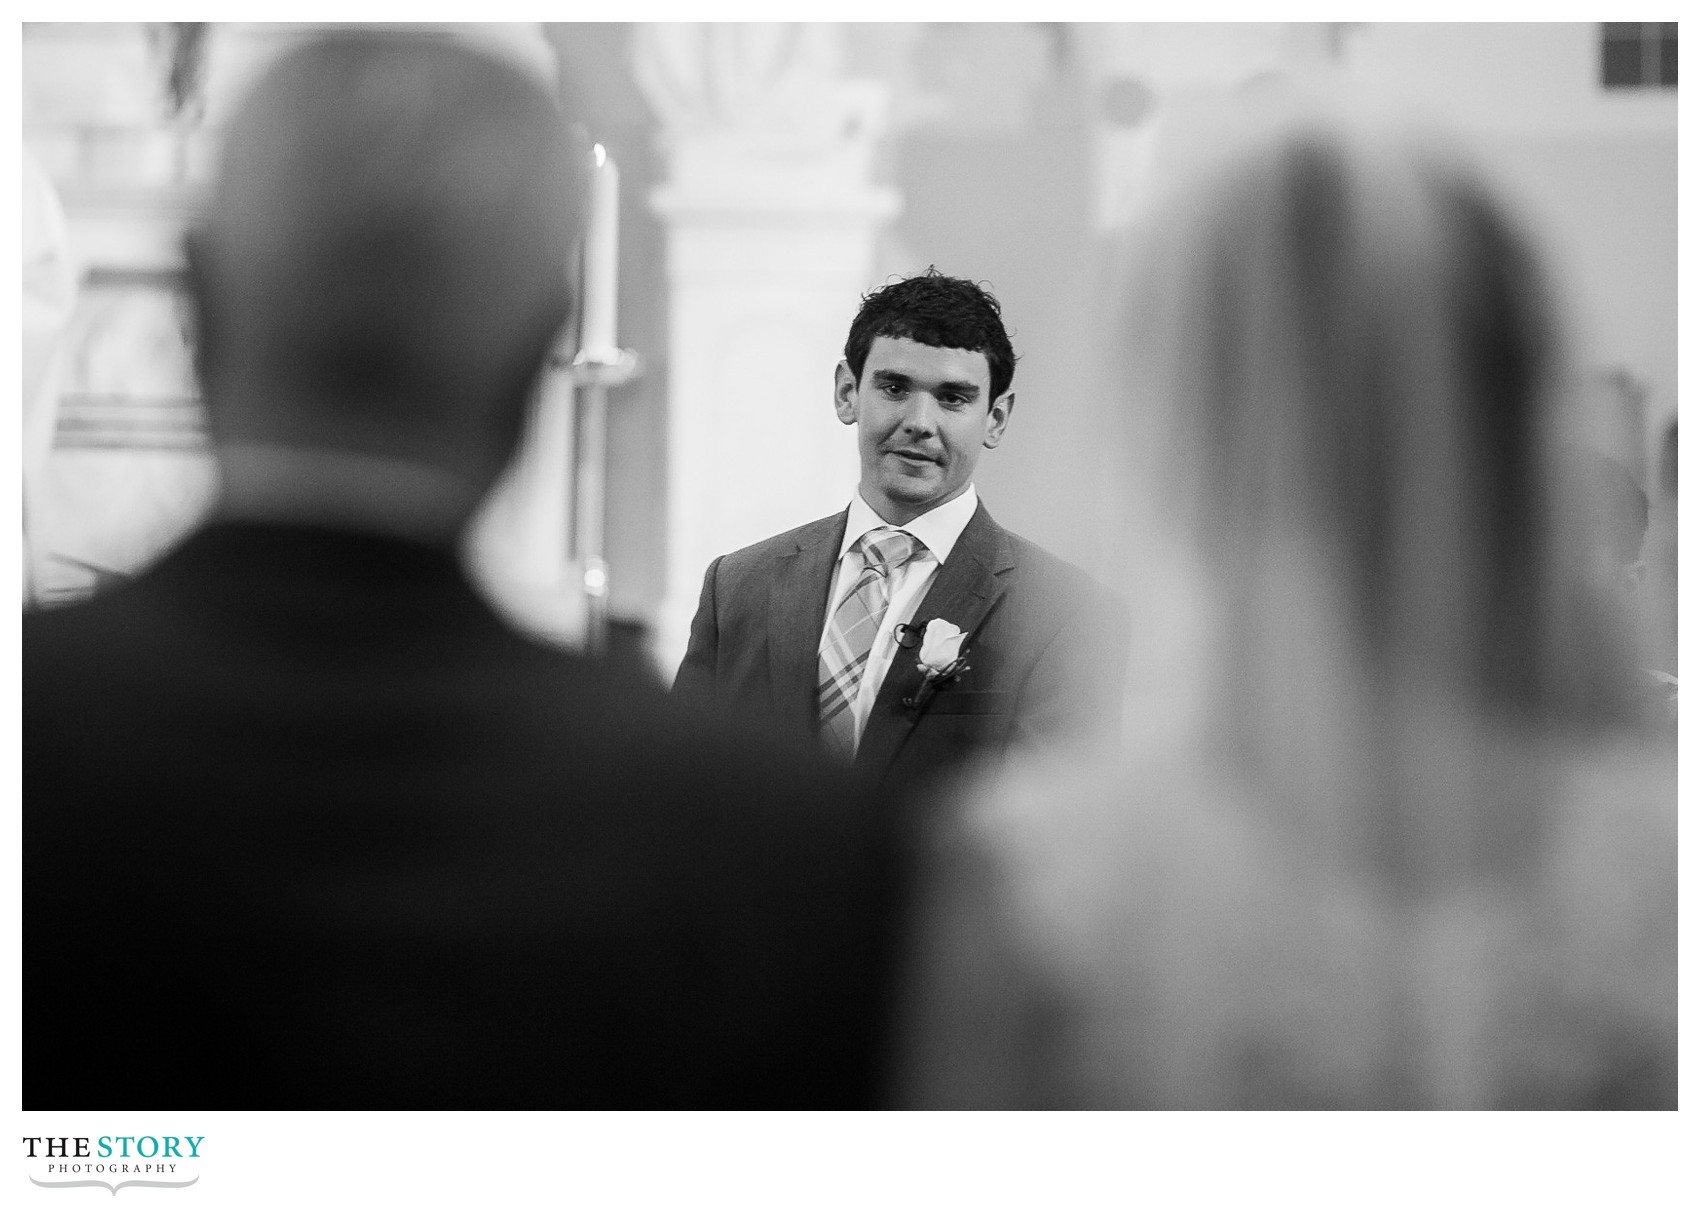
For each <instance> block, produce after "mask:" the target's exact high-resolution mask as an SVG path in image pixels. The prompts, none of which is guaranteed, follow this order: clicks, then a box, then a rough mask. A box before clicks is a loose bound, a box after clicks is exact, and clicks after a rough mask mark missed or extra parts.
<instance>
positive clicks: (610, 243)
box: [579, 143, 620, 361]
mask: <svg viewBox="0 0 1700 1212" xmlns="http://www.w3.org/2000/svg"><path fill="white" fill-rule="evenodd" d="M594 154H595V156H596V165H595V168H594V169H593V170H592V174H591V189H590V230H589V233H588V234H587V236H586V239H585V246H584V323H583V325H582V326H581V328H580V329H579V332H580V338H579V348H580V350H581V351H583V352H584V353H585V354H587V355H589V356H590V357H593V358H603V359H606V360H609V361H613V360H615V358H616V357H617V354H618V350H619V345H618V344H617V343H616V341H615V339H614V316H615V305H616V298H617V296H618V288H619V273H620V268H619V267H620V168H619V166H618V165H617V164H615V163H614V157H612V156H610V155H609V154H608V151H607V149H606V148H604V147H603V146H602V144H600V143H598V144H597V145H596V148H595V153H594Z"/></svg>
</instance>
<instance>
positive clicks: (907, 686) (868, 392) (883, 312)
mask: <svg viewBox="0 0 1700 1212" xmlns="http://www.w3.org/2000/svg"><path fill="white" fill-rule="evenodd" d="M1014 376H1015V351H1014V349H1013V348H1012V347H1011V345H1010V340H1009V334H1008V333H1007V332H1006V331H1005V329H1004V324H1003V318H1002V314H1001V308H1000V306H999V304H998V301H997V300H996V299H995V298H993V297H992V295H991V293H990V292H989V291H988V290H986V289H985V288H984V287H982V286H980V285H979V284H978V283H975V282H970V281H967V280H965V279H962V278H953V277H950V276H948V275H945V274H941V273H939V272H938V271H937V270H936V269H933V268H931V267H929V268H928V270H927V272H926V273H923V274H918V275H916V276H914V277H912V278H906V279H904V280H902V281H898V282H894V283H891V284H889V285H887V286H884V287H882V288H881V289H879V290H876V291H873V292H872V293H870V294H869V295H867V296H866V297H865V298H864V299H863V300H862V305H861V308H860V309H859V310H858V312H857V314H856V317H855V319H854V320H853V321H852V322H851V325H850V332H849V335H848V337H847V338H846V340H845V345H844V359H843V360H842V361H841V362H839V364H838V368H837V370H836V372H835V375H834V379H833V409H834V411H835V412H836V414H837V416H838V419H839V421H841V422H842V423H843V424H845V425H854V426H855V427H856V430H857V434H856V441H857V448H858V450H859V452H860V460H861V477H860V480H859V482H858V484H857V488H856V491H855V493H854V494H853V495H852V497H851V499H850V504H849V506H848V507H847V508H846V509H845V510H844V511H843V512H841V513H837V514H834V515H832V516H831V517H826V518H821V519H820V520H819V521H815V522H810V523H809V524H807V525H806V526H800V527H798V528H797V529H795V530H789V531H786V532H785V533H784V534H780V535H776V536H774V537H773V538H771V539H766V540H764V541H762V542H760V543H757V544H755V545H753V546H750V547H746V548H744V549H742V550H740V551H735V552H732V553H731V554H730V555H724V556H720V557H719V558H717V559H716V560H715V561H714V562H713V563H712V564H710V565H709V567H708V571H707V573H706V575H705V576H704V577H703V585H702V599H701V602H700V604H699V605H698V607H697V613H696V617H695V619H693V620H692V623H691V639H690V646H689V648H688V650H687V652H686V654H685V659H684V662H683V663H682V664H681V665H680V667H679V673H678V677H677V679H676V680H675V683H674V691H675V693H676V694H677V695H678V696H680V697H681V698H685V699H688V700H690V701H693V702H704V703H715V704H721V705H729V706H731V707H732V708H733V709H735V710H740V711H742V712H743V713H745V714H746V715H748V716H749V717H751V718H754V719H766V720H768V721H771V722H772V723H773V724H774V725H775V726H776V727H777V728H778V729H779V730H781V731H784V732H786V733H789V734H792V735H798V736H802V737H806V738H809V739H811V740H815V741H818V743H819V744H820V746H821V748H822V749H823V750H824V751H825V752H827V753H828V754H830V755H832V756H834V757H835V758H837V759H839V760H841V761H842V762H844V763H847V764H853V765H854V767H855V769H856V770H857V771H859V772H861V773H864V774H866V775H867V776H868V777H871V778H874V779H878V780H883V781H884V783H885V785H887V786H893V787H902V788H905V789H914V788H917V787H923V786H926V785H928V784H930V783H933V782H935V781H936V780H938V779H939V778H941V777H942V776H945V775H948V774H951V773H953V772H956V771H958V770H959V769H961V768H962V767H963V766H965V765H970V764H972V765H984V764H989V763H995V762H997V761H998V760H999V759H1001V757H1002V756H1003V754H1004V753H1005V752H1006V751H1008V750H1010V749H1015V750H1034V749H1039V750H1049V751H1053V752H1054V751H1058V750H1067V749H1079V748H1081V747H1091V746H1093V745H1095V744H1101V743H1102V742H1104V741H1106V740H1113V739H1114V738H1115V737H1116V736H1117V735H1118V733H1119V729H1120V723H1121V715H1120V709H1121V696H1120V687H1121V681H1122V672H1123V668H1124V667H1125V664H1126V659H1127V646H1128V634H1127V622H1126V619H1125V617H1123V616H1124V610H1123V608H1122V606H1121V604H1120V603H1118V602H1116V601H1115V600H1114V599H1113V597H1112V596H1111V595H1110V594H1109V592H1108V591H1107V590H1106V589H1104V587H1103V586H1100V585H1098V584H1097V583H1096V582H1094V581H1093V580H1092V579H1091V578H1090V577H1088V576H1087V574H1086V573H1085V572H1083V571H1082V570H1080V569H1079V568H1076V567H1075V566H1074V565H1072V564H1069V563H1067V562H1065V561H1063V560H1061V559H1058V558H1057V557H1056V556H1054V555H1052V554H1050V553H1049V552H1047V551H1045V550H1044V549H1043V548H1041V547H1039V546H1038V545H1037V544H1034V543H1031V542H1029V541H1028V540H1026V539H1023V538H1021V537H1020V536H1019V535H1016V534H1013V533H1011V532H1010V531H1007V530H1005V529H1004V528H1003V527H1002V526H1000V525H998V524H997V523H996V522H995V521H993V520H992V515H991V514H990V513H989V512H987V510H986V506H985V504H984V503H983V502H982V501H981V500H980V498H979V495H978V493H977V492H976V490H975V488H974V469H975V468H976V467H977V466H978V465H979V461H980V458H981V455H982V454H983V453H984V452H985V451H988V450H995V449H996V448H997V447H998V446H999V445H1000V444H1001V443H1002V442H1003V439H1004V435H1005V433H1006V432H1007V430H1008V426H1009V424H1010V420H1011V417H1012V415H1013V413H1014V409H1015V392H1014V390H1013V387H1012V384H1013V381H1014Z"/></svg>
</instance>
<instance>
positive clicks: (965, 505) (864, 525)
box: [838, 484, 980, 564]
mask: <svg viewBox="0 0 1700 1212" xmlns="http://www.w3.org/2000/svg"><path fill="white" fill-rule="evenodd" d="M979 507H980V495H979V493H977V492H975V491H974V485H972V484H970V485H968V487H967V488H965V489H963V491H962V495H961V496H959V497H955V498H953V499H952V500H949V501H946V502H945V503H944V504H943V505H936V506H934V507H933V508H932V509H929V510H928V511H927V512H926V513H924V514H922V515H921V516H920V517H918V518H911V519H910V520H909V521H908V522H906V523H904V524H903V525H902V526H899V527H897V529H898V530H907V531H908V532H909V533H910V534H912V535H914V536H915V537H916V538H917V539H920V540H921V542H923V543H925V544H926V545H927V550H928V551H930V552H932V553H933V555H934V556H935V557H936V558H937V559H938V562H939V563H940V564H942V563H944V562H945V561H946V560H948V559H949V558H950V553H951V550H952V549H953V548H954V547H955V546H956V540H957V539H959V538H961V537H962V532H963V530H964V529H965V528H966V527H967V525H968V521H969V519H970V518H972V517H973V516H974V511H975V510H976V509H978V508H979ZM890 525H891V523H890V522H888V521H886V520H885V519H884V518H882V517H880V516H879V514H877V513H875V512H874V510H873V506H871V505H869V504H868V503H867V502H866V501H864V500H863V499H862V493H861V491H860V490H859V489H858V490H857V492H856V494H855V495H854V496H852V497H851V498H850V517H849V520H848V522H847V523H846V524H845V527H844V541H843V542H842V543H840V544H839V545H838V557H839V558H840V559H843V558H844V553H845V552H847V551H849V550H850V549H851V548H852V547H854V546H855V545H856V540H857V539H859V538H861V537H862V536H863V535H865V534H867V533H868V531H870V530H878V529H879V528H880V527H881V526H890Z"/></svg>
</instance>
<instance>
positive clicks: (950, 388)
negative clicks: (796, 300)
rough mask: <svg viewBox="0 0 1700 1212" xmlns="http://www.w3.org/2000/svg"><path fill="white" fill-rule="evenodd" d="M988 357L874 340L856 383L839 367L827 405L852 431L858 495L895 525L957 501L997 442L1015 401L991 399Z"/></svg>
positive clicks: (897, 339) (1005, 397) (844, 365)
mask: <svg viewBox="0 0 1700 1212" xmlns="http://www.w3.org/2000/svg"><path fill="white" fill-rule="evenodd" d="M991 377H992V376H991V369H990V367H988V366H987V364H986V355H985V354H983V353H980V352H978V351H974V350H967V349H941V348H939V347H938V346H936V345H922V344H921V343H920V342H918V341H911V340H910V339H909V338H907V337H875V338H874V341H873V345H872V347H870V348H869V350H868V360H867V362H866V363H864V364H863V366H862V379H861V382H860V383H858V382H857V381H856V378H855V376H853V375H852V374H851V373H850V367H849V365H848V364H847V363H844V362H840V363H839V364H838V374H837V377H836V379H835V381H834V393H833V407H834V409H835V411H836V412H837V413H838V419H839V420H840V421H842V422H844V424H846V425H855V426H856V427H857V435H856V444H857V446H858V448H859V449H860V451H861V456H862V483H861V489H862V497H863V499H864V500H866V501H867V502H868V504H869V505H871V506H873V509H874V512H875V513H877V514H879V515H880V517H882V518H884V519H885V520H886V521H887V522H890V523H892V524H893V525H896V526H901V525H903V524H904V523H905V522H908V521H909V520H911V519H912V518H916V517H919V516H920V515H921V514H923V513H926V512H927V511H928V510H929V509H932V508H933V507H934V506H936V505H943V504H944V503H945V502H946V501H949V500H951V499H952V498H954V497H957V496H959V495H961V493H962V490H963V489H964V488H966V487H967V486H968V481H969V480H970V479H972V478H973V476H974V467H975V465H976V464H978V463H979V461H980V452H981V451H982V450H990V449H992V448H993V447H994V446H996V445H997V444H998V443H999V442H1001V441H1002V440H1003V433H1004V427H1005V426H1007V425H1008V424H1009V414H1010V410H1011V409H1013V408H1014V407H1015V395H1014V393H1013V392H1009V391H1006V392H1004V394H1003V395H1002V396H1000V397H998V398H997V399H996V400H993V399H992V398H991Z"/></svg>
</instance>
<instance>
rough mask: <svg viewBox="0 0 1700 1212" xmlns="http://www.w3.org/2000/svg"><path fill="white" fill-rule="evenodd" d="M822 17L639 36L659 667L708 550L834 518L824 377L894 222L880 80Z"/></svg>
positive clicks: (838, 451)
mask: <svg viewBox="0 0 1700 1212" xmlns="http://www.w3.org/2000/svg"><path fill="white" fill-rule="evenodd" d="M839 36H840V35H839V30H838V28H837V27H836V26H833V25H664V26H643V27H639V29H638V31H637V34H636V44H635V51H636V72H637V77H638V80H639V83H640V85H642V87H643V88H644V90H645V92H646V94H647V95H648V96H649V99H650V101H651V103H652V105H654V106H655V108H656V110H657V112H658V113H659V114H660V115H661V119H662V123H663V132H662V138H663V146H664V149H665V152H666V155H667V161H668V168H669V180H668V182H667V183H666V184H665V185H663V186H662V187H660V188H659V189H657V190H656V191H655V193H654V194H653V195H652V198H651V202H652V205H653V206H654V208H655V211H656V213H657V214H659V215H660V216H661V218H662V220H663V221H664V222H665V223H666V225H667V233H668V234H667V267H668V308H669V312H668V316H669V321H668V331H669V336H668V348H667V356H666V367H667V381H668V388H667V390H668V449H667V493H668V501H667V566H666V581H665V589H664V594H663V601H662V605H661V611H660V617H659V618H658V619H657V621H656V622H657V626H656V644H655V655H656V659H657V662H658V664H659V665H660V667H661V668H662V669H663V670H665V671H666V672H667V673H668V675H671V673H672V671H673V670H674V669H675V668H677V666H678V662H679V659H680V658H681V657H682V656H683V654H684V650H685V644H686V640H687V638H688V636H689V630H690V621H691V616H692V614H693V612H694V611H695V608H696V603H697V594H698V591H699V589H700V587H701V584H702V576H703V571H704V569H705V568H706V567H707V566H708V563H709V561H711V560H712V559H713V558H714V557H715V556H717V555H720V554H723V553H725V552H727V551H731V550H734V549H736V548H738V547H742V546H745V545H746V544H749V543H753V542H756V541H757V540H759V539H763V538H766V537H767V536H769V535H772V534H776V533H778V532H780V531H783V530H788V529H790V528H791V527H793V526H797V525H800V524H802V523H804V522H807V521H811V520H813V519H815V518H818V517H821V516H823V515H825V514H829V513H832V512H834V511H836V510H838V509H840V508H842V507H843V506H844V504H845V502H846V501H847V500H848V499H849V494H850V492H851V490H852V489H853V487H854V485H855V482H856V478H857V459H856V443H855V436H854V433H853V431H851V430H848V429H846V428H845V427H844V426H842V425H841V424H840V423H839V422H838V420H837V418H836V417H835V416H834V415H833V411H832V382H833V369H834V367H835V366H836V365H837V364H838V361H839V359H840V358H841V357H842V356H843V346H844V337H845V333H846V330H847V329H848V328H849V325H850V321H851V319H852V317H854V315H855V313H856V308H857V306H858V304H859V303H860V299H861V295H862V294H863V293H864V292H865V291H867V290H868V289H870V287H872V286H873V285H874V283H873V282H872V281H870V275H871V273H872V265H873V250H874V241H875V237H876V236H877V234H878V232H879V230H880V228H881V227H882V226H883V225H884V224H885V223H887V222H888V221H890V219H891V218H892V217H893V216H894V215H895V214H896V213H897V210H898V206H899V199H898V196H897V194H896V191H894V190H892V189H890V188H884V187H879V186H876V185H874V184H873V183H872V152H873V148H874V145H875V140H876V138H877V137H878V134H879V133H880V128H881V120H882V118H883V101H884V94H883V91H882V88H883V86H881V85H879V84H877V83H875V82H871V81H855V80H847V79H844V78H842V76H841V75H840V74H839V68H840V62H839V53H840V52H839Z"/></svg>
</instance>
